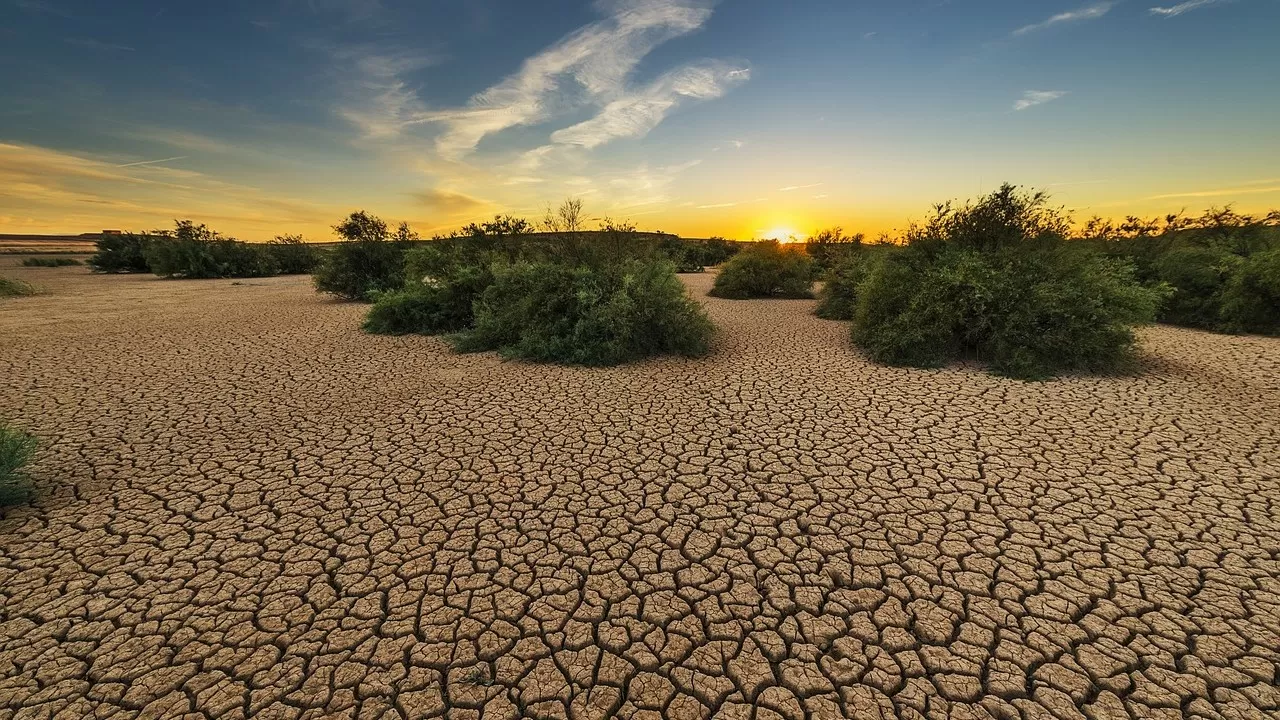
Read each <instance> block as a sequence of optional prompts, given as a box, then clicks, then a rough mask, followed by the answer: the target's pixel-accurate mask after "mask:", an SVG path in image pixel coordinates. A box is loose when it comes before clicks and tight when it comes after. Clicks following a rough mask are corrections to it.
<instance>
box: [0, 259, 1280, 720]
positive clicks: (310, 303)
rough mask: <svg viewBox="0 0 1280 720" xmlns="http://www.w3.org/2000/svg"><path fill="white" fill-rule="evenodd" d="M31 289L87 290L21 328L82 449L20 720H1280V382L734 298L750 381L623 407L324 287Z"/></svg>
mask: <svg viewBox="0 0 1280 720" xmlns="http://www.w3.org/2000/svg"><path fill="white" fill-rule="evenodd" d="M0 272H6V273H8V274H11V275H16V276H19V277H23V278H25V279H28V280H32V281H34V282H36V283H38V284H42V285H45V286H46V287H48V288H49V290H50V291H51V294H49V295H45V296H41V297H33V298H24V299H19V300H0V377H3V378H4V382H3V383H0V416H7V417H9V418H12V419H14V420H16V421H17V422H19V423H20V424H22V425H23V426H26V427H28V428H30V429H32V430H34V431H35V432H37V433H39V434H40V435H41V436H42V437H43V438H45V441H46V444H45V449H44V451H43V453H42V454H41V456H40V458H39V461H38V462H37V463H36V465H35V468H34V469H35V474H36V476H37V479H38V482H39V484H40V486H41V488H42V490H43V493H44V495H43V498H42V499H41V500H40V501H39V502H38V503H37V504H36V505H35V506H33V507H25V508H18V509H13V510H8V511H5V513H4V515H3V519H2V520H0V601H2V602H3V610H2V614H0V619H2V620H3V622H0V718H18V717H24V718H25V717H32V718H34V717H48V716H50V715H51V714H52V715H55V716H57V717H67V718H88V717H95V718H106V717H148V718H177V717H192V718H205V717H210V718H213V717H217V718H231V717H245V716H249V715H252V716H254V717H258V718H300V717H306V718H330V717H332V718H357V717H358V718H398V717H409V718H418V717H432V716H440V715H446V716H448V717H451V718H467V717H476V716H477V715H478V714H480V713H479V712H477V711H483V715H484V716H485V717H495V718H498V717H518V716H529V717H548V718H551V717H566V716H568V717H581V718H587V717H597V718H604V717H609V716H618V717H650V718H657V717H671V718H695V717H706V716H711V715H714V716H718V717H726V718H747V717H752V716H753V712H754V717H757V718H777V717H784V718H801V717H814V718H827V717H842V716H843V717H858V718H868V717H877V716H881V715H883V716H887V717H892V716H895V715H896V716H898V717H908V718H912V717H914V718H918V717H927V718H942V717H957V718H980V717H997V718H1009V717H1023V718H1049V717H1057V718H1079V717H1089V718H1112V717H1142V718H1170V719H1172V718H1179V717H1205V718H1259V717H1275V716H1276V713H1277V711H1278V708H1280V691H1278V690H1277V689H1276V673H1277V665H1278V664H1280V504H1278V503H1280V440H1278V438H1280V341H1277V340H1268V339H1260V338H1238V337H1227V336H1217V335H1210V334H1207V333H1198V332H1190V331H1185V330H1178V329H1172V328H1155V329H1152V330H1150V331H1148V332H1146V333H1145V335H1144V344H1145V347H1146V348H1147V350H1148V352H1149V354H1150V362H1149V365H1150V368H1149V371H1148V372H1147V373H1146V374H1145V375H1143V376H1141V377H1136V378H1111V379H1098V378H1073V379H1066V380H1061V381H1057V382H1051V383H1044V384H1025V383H1020V382H1014V381H1008V380H1003V379H999V378H995V377H992V376H989V375H987V374H985V373H983V372H981V371H980V370H977V369H971V368H951V369H948V370H943V371H914V370H902V369H894V368H884V367H877V366H874V365H871V364H869V363H867V362H866V361H864V360H863V359H862V358H861V357H860V356H859V355H858V354H857V353H856V352H855V351H853V350H852V349H851V348H850V347H849V346H848V345H847V342H846V328H845V326H844V325H842V324H839V323H833V322H826V321H822V320H818V319H816V318H814V317H812V316H811V315H810V314H809V312H810V310H811V307H812V305H811V303H809V302H804V301H777V302H741V303H734V302H731V301H719V300H710V299H708V300H707V304H708V306H709V307H710V310H711V313H712V315H713V316H714V318H715V320H716V322H717V323H718V324H719V326H720V327H721V328H722V333H721V336H720V338H719V340H718V342H717V346H716V351H715V353H714V355H713V356H711V357H709V358H706V359H704V360H663V361H657V362H650V363H644V364H640V365H636V366H632V367H625V368H617V369H603V370H586V369H568V368H560V367H549V366H535V365H529V364H524V363H517V362H510V363H504V362H500V361H499V360H498V359H497V358H496V357H494V356H492V355H471V356H456V355H453V354H451V353H449V352H448V351H447V350H446V349H445V346H444V345H443V343H441V342H440V341H438V340H435V339H430V338H416V337H414V338H378V337H368V336H365V335H362V334H361V333H360V332H359V331H358V329H357V325H358V321H359V318H360V315H361V312H362V309H361V307H359V306H356V305H345V304H339V303H335V302H332V301H329V300H326V299H323V298H320V297H317V296H316V295H314V294H313V293H312V292H311V291H310V288H309V286H308V284H307V280H306V279H305V278H273V279H267V280H247V281H243V282H242V283H234V282H232V281H195V282H173V281H161V280H157V279H153V278H134V277H95V276H91V275H89V274H88V273H87V271H85V270H84V269H83V268H66V269H39V268H32V269H22V268H19V269H17V270H13V269H12V268H0ZM709 281H710V278H709V277H708V276H696V277H692V278H689V280H688V282H689V284H690V285H691V286H692V287H693V289H694V291H695V292H699V293H701V292H704V291H705V290H706V289H707V288H708V287H709ZM753 708H754V710H753ZM1082 712H1083V715H1082V714H1081V713H1082ZM187 713H190V715H187Z"/></svg>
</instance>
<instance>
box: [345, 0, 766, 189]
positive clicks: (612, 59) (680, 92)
mask: <svg viewBox="0 0 1280 720" xmlns="http://www.w3.org/2000/svg"><path fill="white" fill-rule="evenodd" d="M712 4H713V0H599V1H598V2H597V4H596V6H597V8H598V9H599V10H601V11H602V12H603V14H604V15H605V17H604V18H603V19H601V20H599V21H597V22H594V23H590V24H588V25H586V26H584V27H581V28H579V29H578V30H576V31H574V32H572V33H570V34H569V35H567V36H565V37H564V38H562V39H561V40H559V41H558V42H556V43H554V44H553V45H551V46H550V47H547V48H546V49H544V50H542V51H541V52H539V53H537V54H535V55H533V56H532V57H530V58H528V59H526V60H525V61H524V62H523V64H522V65H521V67H520V69H519V70H518V71H517V72H516V73H514V74H513V75H511V76H509V77H507V78H506V79H504V80H502V81H501V82H499V83H497V84H496V85H493V86H492V87H489V88H488V89H486V90H484V91H482V92H480V93H477V94H476V95H474V96H473V97H472V98H471V99H470V100H469V101H468V102H467V104H466V105H464V106H462V107H459V108H453V109H429V108H427V107H426V106H425V104H424V103H423V102H422V101H421V100H420V99H419V97H418V94H417V93H416V91H414V89H413V88H412V87H411V86H409V85H408V84H407V83H406V82H405V80H404V77H405V75H406V73H408V72H410V71H412V70H413V69H416V68H414V67H412V66H409V67H405V66H403V65H402V64H400V62H398V61H394V59H392V61H391V62H388V58H385V57H381V56H378V55H371V56H369V57H367V58H366V59H365V60H363V66H362V67H359V68H358V70H359V71H360V74H361V75H362V76H363V80H362V81H360V83H359V85H360V86H361V88H362V93H361V96H362V97H361V98H360V102H356V103H351V104H349V105H347V106H345V107H344V108H342V109H341V110H340V112H341V114H342V115H343V116H344V117H345V118H347V119H348V120H349V121H351V122H352V123H354V124H355V125H357V126H358V127H359V128H361V130H362V131H363V132H364V134H365V135H366V136H370V137H391V136H395V135H397V134H399V133H401V132H403V131H405V130H406V128H409V127H411V126H419V125H438V126H440V127H441V130H440V132H439V133H438V134H437V135H436V137H435V148H436V151H437V152H438V154H439V155H440V156H441V157H443V158H445V159H447V160H458V159H461V158H462V157H464V156H466V155H468V154H470V153H471V152H473V151H474V150H475V149H476V147H477V146H478V145H479V144H480V142H481V141H482V140H484V139H485V138H486V137H488V136H490V135H493V134H496V133H499V132H501V131H503V130H506V129H508V128H512V127H518V126H527V125H533V124H536V123H540V122H545V121H547V120H548V119H550V118H552V117H555V116H557V115H560V114H564V113H567V112H570V111H573V110H577V109H580V108H582V107H584V106H588V107H590V106H594V107H597V108H599V112H598V114H597V115H595V116H594V117H592V118H590V119H588V120H585V121H583V122H580V123H578V124H576V125H573V126H571V127H566V128H562V129H560V130H558V131H556V132H555V133H553V134H552V136H551V146H557V145H561V146H576V147H582V148H593V147H596V146H598V145H601V144H603V143H606V142H609V141H610V140H613V139H617V138H624V137H641V136H643V135H645V134H646V133H648V132H649V131H650V130H652V129H653V128H654V127H656V126H657V125H658V124H659V123H660V122H662V120H663V119H664V118H665V117H666V115H667V114H668V113H669V112H670V111H671V110H672V109H674V108H675V107H676V106H677V105H679V104H680V103H681V102H683V101H686V100H698V99H710V98H715V97H719V96H720V95H722V94H723V93H724V92H725V91H726V90H727V89H728V88H729V87H732V86H733V85H735V84H737V83H740V82H743V81H745V80H746V79H748V78H749V76H750V73H749V70H748V69H747V68H745V67H739V66H733V65H729V64H727V63H723V62H720V61H713V60H704V61H700V62H695V63H691V64H688V65H685V66H682V67H679V68H676V69H674V70H671V71H669V72H667V73H665V74H663V75H661V76H660V77H658V79H656V80H654V81H652V82H650V83H649V84H647V85H644V86H641V87H632V86H631V83H630V79H631V75H632V73H633V71H634V70H635V68H636V66H637V65H638V64H639V63H640V61H641V59H643V58H644V57H645V56H647V55H648V54H649V53H650V52H651V51H652V50H653V49H654V48H655V47H657V46H658V45H660V44H662V43H664V42H667V41H668V40H671V39H673V38H676V37H679V36H681V35H685V34H688V33H691V32H694V31H695V30H698V29H699V28H701V27H702V26H703V25H704V24H705V23H706V21H707V19H708V18H710V16H711V6H712ZM547 152H549V149H547V148H540V149H538V150H536V151H534V152H533V153H532V154H529V155H527V156H526V158H525V159H524V160H523V161H522V162H523V163H524V167H525V168H526V169H531V168H533V167H537V166H538V165H539V164H540V163H541V161H542V159H543V156H545V155H546V153H547Z"/></svg>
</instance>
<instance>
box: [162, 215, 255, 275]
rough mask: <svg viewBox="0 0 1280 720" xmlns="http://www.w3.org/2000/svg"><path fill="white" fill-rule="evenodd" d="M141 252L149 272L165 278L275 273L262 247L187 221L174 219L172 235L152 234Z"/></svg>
mask: <svg viewBox="0 0 1280 720" xmlns="http://www.w3.org/2000/svg"><path fill="white" fill-rule="evenodd" d="M143 252H144V255H145V256H146V260H147V265H148V266H150V268H151V272H153V273H155V274H156V275H159V276H161V277H167V278H186V279H208V278H244V277H267V276H269V275H275V274H276V267H275V263H274V261H273V260H272V258H271V256H270V255H269V254H268V253H267V251H266V249H265V248H264V246H262V245H251V244H249V243H245V242H240V241H239V240H233V239H231V238H224V237H222V236H221V235H219V234H218V233H217V232H215V231H213V230H210V229H209V228H208V227H207V226H205V225H203V224H201V225H197V224H195V223H193V222H192V221H190V220H179V221H177V222H176V223H175V229H174V231H173V233H172V234H164V235H157V236H153V237H152V238H151V239H150V241H149V242H147V243H146V247H145V249H144V251H143Z"/></svg>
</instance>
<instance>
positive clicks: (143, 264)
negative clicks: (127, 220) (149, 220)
mask: <svg viewBox="0 0 1280 720" xmlns="http://www.w3.org/2000/svg"><path fill="white" fill-rule="evenodd" d="M150 239H151V237H150V236H148V235H139V234H134V233H122V234H120V235H103V236H102V238H101V239H99V240H98V242H97V252H95V253H94V255H93V257H91V258H89V267H91V268H93V270H94V272H101V273H149V272H151V266H150V265H148V264H147V256H146V248H147V243H148V242H149V241H150Z"/></svg>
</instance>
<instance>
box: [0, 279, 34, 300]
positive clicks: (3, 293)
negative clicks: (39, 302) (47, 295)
mask: <svg viewBox="0 0 1280 720" xmlns="http://www.w3.org/2000/svg"><path fill="white" fill-rule="evenodd" d="M38 293H39V290H37V289H36V287H35V286H34V285H32V284H31V283H29V282H25V281H22V280H15V279H13V278H7V277H0V297H23V296H26V295H36V294H38Z"/></svg>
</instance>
